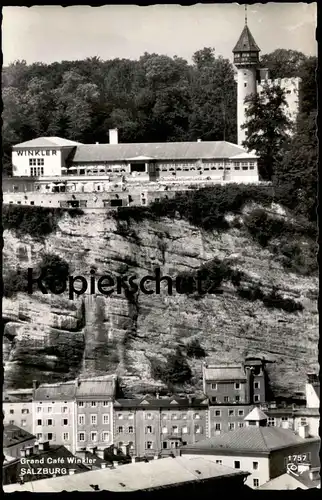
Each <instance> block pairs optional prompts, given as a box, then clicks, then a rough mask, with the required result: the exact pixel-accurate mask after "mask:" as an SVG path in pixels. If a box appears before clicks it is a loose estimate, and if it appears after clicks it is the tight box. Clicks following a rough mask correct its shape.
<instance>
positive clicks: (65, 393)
mask: <svg viewBox="0 0 322 500" xmlns="http://www.w3.org/2000/svg"><path fill="white" fill-rule="evenodd" d="M75 394H76V384H75V382H74V381H71V382H58V383H56V384H41V385H40V386H39V387H38V388H37V389H35V392H34V400H35V401H46V400H53V401H57V400H59V401H68V400H69V401H70V400H73V399H75Z"/></svg>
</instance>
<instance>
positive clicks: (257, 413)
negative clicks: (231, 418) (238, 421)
mask: <svg viewBox="0 0 322 500" xmlns="http://www.w3.org/2000/svg"><path fill="white" fill-rule="evenodd" d="M244 420H246V421H249V420H252V421H256V422H260V421H261V420H267V415H265V413H264V412H263V411H262V410H261V409H260V408H257V406H255V408H253V409H252V411H251V412H250V413H248V415H246V417H245V418H244Z"/></svg>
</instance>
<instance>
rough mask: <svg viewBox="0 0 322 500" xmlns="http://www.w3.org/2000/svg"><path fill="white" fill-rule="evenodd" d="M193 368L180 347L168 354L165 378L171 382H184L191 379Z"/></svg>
mask: <svg viewBox="0 0 322 500" xmlns="http://www.w3.org/2000/svg"><path fill="white" fill-rule="evenodd" d="M191 376H192V373H191V369H190V367H189V365H188V363H187V361H186V359H185V357H184V355H183V354H182V352H181V350H180V349H179V348H177V349H176V352H175V353H174V354H170V355H169V356H168V360H167V364H166V373H165V379H166V381H167V382H168V383H169V384H171V385H172V384H173V385H174V384H184V383H185V382H187V381H188V380H190V379H191Z"/></svg>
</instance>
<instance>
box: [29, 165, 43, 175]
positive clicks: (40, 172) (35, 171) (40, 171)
mask: <svg viewBox="0 0 322 500" xmlns="http://www.w3.org/2000/svg"><path fill="white" fill-rule="evenodd" d="M41 175H44V167H31V169H30V176H31V177H40V176H41Z"/></svg>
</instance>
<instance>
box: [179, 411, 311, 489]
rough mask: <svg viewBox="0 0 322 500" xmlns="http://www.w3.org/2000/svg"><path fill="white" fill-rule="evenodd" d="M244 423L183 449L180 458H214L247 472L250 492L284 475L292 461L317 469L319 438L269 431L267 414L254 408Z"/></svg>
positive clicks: (276, 430) (289, 431)
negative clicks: (239, 426) (240, 426)
mask: <svg viewBox="0 0 322 500" xmlns="http://www.w3.org/2000/svg"><path fill="white" fill-rule="evenodd" d="M245 423H246V426H245V427H243V428H240V429H236V430H234V431H231V432H225V433H223V434H221V435H218V436H214V437H212V438H210V439H206V440H204V441H200V442H198V443H195V444H192V445H187V446H184V447H182V449H181V455H183V456H186V455H187V456H203V457H207V456H213V457H215V459H216V461H217V462H218V463H219V464H222V465H226V466H228V467H234V468H235V469H238V470H239V469H242V470H247V471H248V472H250V476H249V477H248V478H247V483H246V484H248V486H250V487H252V488H258V487H259V486H261V485H263V484H264V483H267V482H268V481H270V480H271V479H274V478H275V477H278V476H280V475H282V474H284V473H285V472H286V471H287V467H288V464H289V463H291V462H293V461H295V462H301V463H302V464H303V463H308V464H309V465H310V466H311V467H318V466H319V448H320V439H319V438H317V437H304V435H303V436H300V435H299V434H296V433H295V432H294V431H292V430H290V429H283V428H280V427H269V426H268V425H267V416H266V414H265V413H264V412H263V411H262V410H261V409H260V408H257V407H256V408H254V409H253V410H252V411H251V412H250V413H249V414H248V415H247V416H246V417H245Z"/></svg>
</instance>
